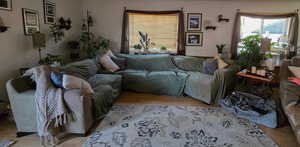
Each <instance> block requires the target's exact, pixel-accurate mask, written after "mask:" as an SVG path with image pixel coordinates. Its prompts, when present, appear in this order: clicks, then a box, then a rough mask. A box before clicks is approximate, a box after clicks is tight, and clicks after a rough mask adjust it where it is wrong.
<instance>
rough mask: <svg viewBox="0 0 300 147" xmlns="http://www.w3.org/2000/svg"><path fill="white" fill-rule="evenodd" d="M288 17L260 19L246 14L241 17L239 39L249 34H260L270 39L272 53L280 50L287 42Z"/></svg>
mask: <svg viewBox="0 0 300 147" xmlns="http://www.w3.org/2000/svg"><path fill="white" fill-rule="evenodd" d="M289 23H290V18H281V19H262V18H252V17H247V16H242V17H241V31H240V32H241V39H243V38H245V37H247V36H250V35H257V34H259V35H261V36H263V37H267V38H269V39H271V43H272V44H273V47H272V49H271V51H272V52H274V53H279V52H280V51H282V49H283V47H284V46H286V45H287V44H288V43H287V42H288V29H289V28H288V27H289Z"/></svg>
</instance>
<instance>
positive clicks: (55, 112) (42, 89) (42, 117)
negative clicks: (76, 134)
mask: <svg viewBox="0 0 300 147" xmlns="http://www.w3.org/2000/svg"><path fill="white" fill-rule="evenodd" d="M25 74H26V75H32V79H33V80H35V83H36V92H35V103H36V116H37V120H36V121H37V132H38V135H39V136H40V137H41V143H42V145H44V146H45V145H46V144H50V145H54V144H56V137H55V136H56V135H57V134H58V133H60V132H59V126H63V125H65V124H67V123H68V118H70V113H68V112H69V111H68V109H67V107H66V105H65V103H64V98H63V90H62V89H61V88H56V87H54V85H53V84H52V83H51V80H50V75H51V69H50V67H49V66H38V67H34V68H32V69H29V70H28V71H27V72H26V73H25Z"/></svg>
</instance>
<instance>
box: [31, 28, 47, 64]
mask: <svg viewBox="0 0 300 147" xmlns="http://www.w3.org/2000/svg"><path fill="white" fill-rule="evenodd" d="M32 42H33V48H35V49H38V50H39V57H40V60H41V59H42V55H41V51H42V48H43V47H46V35H45V34H43V33H40V32H35V33H33V34H32Z"/></svg>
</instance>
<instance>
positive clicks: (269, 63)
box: [265, 58, 275, 71]
mask: <svg viewBox="0 0 300 147" xmlns="http://www.w3.org/2000/svg"><path fill="white" fill-rule="evenodd" d="M265 65H266V66H267V68H268V70H271V71H273V70H274V69H275V64H274V61H273V58H269V59H267V60H266V61H265Z"/></svg>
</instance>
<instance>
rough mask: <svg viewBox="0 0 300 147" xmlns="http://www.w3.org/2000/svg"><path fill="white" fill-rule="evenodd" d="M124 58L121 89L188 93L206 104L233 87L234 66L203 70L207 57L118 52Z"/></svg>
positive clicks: (173, 93)
mask: <svg viewBox="0 0 300 147" xmlns="http://www.w3.org/2000/svg"><path fill="white" fill-rule="evenodd" d="M117 56H118V57H121V58H125V59H126V63H127V65H126V69H125V70H122V71H119V72H118V74H121V75H122V82H123V83H122V88H123V90H131V91H135V92H146V93H152V94H158V95H170V96H182V95H188V96H190V97H192V98H194V99H197V100H200V101H202V102H205V103H207V104H212V103H216V102H217V101H218V100H220V99H221V98H223V97H225V95H226V93H227V92H229V91H230V90H232V89H233V88H234V83H235V73H236V72H237V71H238V68H237V67H234V66H231V67H229V68H226V69H218V70H216V71H215V73H214V75H208V74H204V73H203V71H202V66H203V62H204V61H205V60H206V59H207V58H200V57H188V56H172V55H168V54H158V55H128V54H117Z"/></svg>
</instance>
